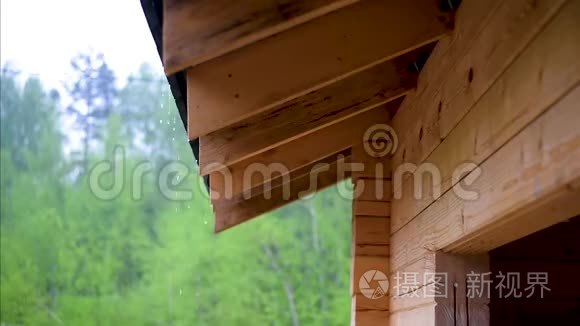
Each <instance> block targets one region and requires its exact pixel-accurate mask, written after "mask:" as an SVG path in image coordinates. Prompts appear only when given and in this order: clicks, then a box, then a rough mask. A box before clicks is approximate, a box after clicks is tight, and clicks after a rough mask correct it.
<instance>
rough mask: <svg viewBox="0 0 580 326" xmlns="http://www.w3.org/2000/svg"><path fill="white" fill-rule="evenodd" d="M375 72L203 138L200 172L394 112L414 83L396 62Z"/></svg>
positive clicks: (355, 77)
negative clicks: (375, 112)
mask: <svg viewBox="0 0 580 326" xmlns="http://www.w3.org/2000/svg"><path fill="white" fill-rule="evenodd" d="M376 68H377V69H371V70H369V71H366V72H362V73H360V74H357V75H354V76H352V77H349V78H347V79H345V80H342V81H340V82H337V83H336V84H332V85H329V86H328V87H325V88H322V89H320V90H318V91H314V92H312V93H309V94H306V95H304V96H302V97H299V98H297V99H295V100H292V101H290V102H286V103H283V104H281V105H279V106H276V107H275V108H273V109H271V110H268V111H265V112H262V113H261V114H258V115H255V116H253V117H250V118H248V119H245V120H243V121H240V122H238V123H236V124H233V125H231V126H228V127H226V128H224V129H220V130H217V131H215V132H212V133H209V134H207V135H205V136H201V138H200V159H199V164H200V168H201V170H202V171H204V173H211V172H212V169H211V166H212V164H214V163H216V162H217V163H222V164H225V165H232V164H234V163H236V162H239V161H242V160H244V159H247V158H248V157H251V156H253V155H256V154H259V153H262V152H264V151H267V150H269V149H272V148H275V147H279V146H281V145H282V144H285V143H288V142H290V141H292V140H295V139H297V138H299V137H301V136H304V135H306V134H308V133H312V132H314V131H317V130H320V129H322V128H324V127H326V126H328V125H331V124H333V123H338V122H340V121H343V120H345V119H349V118H350V117H352V116H354V115H357V114H360V113H361V112H364V111H366V110H370V109H373V108H376V107H379V106H381V105H383V104H385V103H387V102H390V101H392V103H388V104H387V105H388V106H389V107H390V108H392V110H395V109H396V108H397V107H398V106H399V105H400V103H401V100H402V99H401V97H402V96H404V95H405V94H406V93H407V92H408V91H409V90H410V89H412V88H413V87H414V82H413V81H412V80H413V79H414V77H412V78H411V80H405V77H401V75H400V74H399V72H398V71H397V69H396V68H395V66H394V65H393V64H392V63H391V62H387V63H385V64H383V65H379V66H377V67H376ZM397 99H398V100H397ZM216 114H219V113H217V112H216ZM192 118H193V119H198V117H197V116H193V117H192Z"/></svg>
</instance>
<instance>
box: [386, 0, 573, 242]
mask: <svg viewBox="0 0 580 326" xmlns="http://www.w3.org/2000/svg"><path fill="white" fill-rule="evenodd" d="M562 3H563V1H550V0H548V1H538V2H537V5H536V6H535V7H529V2H528V1H519V0H516V1H508V2H504V3H502V5H501V6H500V7H499V8H498V9H497V11H496V13H495V14H494V16H493V18H492V19H490V20H489V21H488V22H487V24H486V25H485V27H484V28H483V29H482V31H481V33H480V34H479V35H478V36H477V38H475V39H474V40H472V41H471V42H470V43H469V44H465V45H464V46H468V45H469V46H470V47H469V50H468V51H467V52H466V53H465V55H464V56H462V57H459V58H458V60H457V62H455V63H454V65H453V66H452V67H447V69H445V70H439V67H438V66H437V65H439V63H438V61H437V60H442V59H441V58H438V57H432V58H431V59H430V60H433V64H434V65H435V67H433V68H431V69H434V70H436V72H438V73H439V74H440V75H441V76H439V75H437V76H435V72H431V76H434V77H433V78H442V76H444V77H445V79H443V80H441V82H432V83H429V84H428V85H429V86H428V87H427V88H425V89H423V91H422V92H421V93H417V94H416V96H413V95H410V96H409V97H408V98H407V99H406V100H405V101H404V103H403V104H402V105H401V108H400V110H399V111H398V113H397V115H396V116H395V117H394V119H393V125H394V127H395V129H396V130H407V132H406V133H405V134H402V135H399V140H400V146H399V150H398V151H397V153H395V156H394V158H393V164H394V166H400V164H402V163H409V162H410V163H415V164H419V163H421V162H424V161H428V162H430V163H434V164H435V165H436V166H437V167H438V168H439V169H440V170H441V172H442V174H443V179H444V180H443V189H442V190H443V191H445V190H446V189H448V188H449V186H450V185H449V183H450V179H451V177H452V173H453V171H455V168H456V167H457V166H458V164H459V163H462V162H467V161H469V162H471V161H473V162H475V163H478V162H480V161H481V160H482V159H484V158H485V157H487V156H488V155H490V154H491V153H493V152H494V151H495V150H496V149H497V148H499V147H500V146H501V145H502V144H503V143H504V142H505V141H507V140H508V139H509V138H510V137H511V136H512V135H513V134H514V133H515V132H517V131H518V130H520V129H521V128H522V127H524V126H525V125H526V124H527V123H528V122H529V121H531V120H533V119H534V118H535V117H536V116H537V115H538V114H539V113H541V112H542V110H544V109H545V108H547V107H549V105H550V103H551V101H554V100H555V99H557V98H558V96H559V95H561V94H562V92H565V91H566V90H567V89H569V87H570V86H571V83H572V84H573V82H574V81H575V79H576V78H577V75H578V66H579V65H578V60H576V55H575V54H576V53H578V51H579V49H578V42H576V41H575V39H577V37H578V33H579V32H578V24H577V23H574V22H572V21H571V20H570V19H559V21H560V23H552V24H551V26H552V27H551V28H549V29H548V30H542V27H543V26H545V24H546V23H547V22H548V21H549V20H550V19H551V18H552V17H553V16H554V15H555V13H556V12H557V11H558V10H559V9H560V8H561V4H562ZM575 10H576V9H574V8H572V7H571V8H569V9H568V10H566V11H568V12H569V15H570V16H572V17H571V18H574V17H576V18H575V19H576V20H578V17H577V14H576V13H575V12H574V11H575ZM459 14H461V10H460V11H459V12H458V15H459ZM514 16H517V17H518V19H515V20H514V19H513V17H514ZM459 22H461V21H460V20H459ZM540 30H542V32H541V35H540V36H538V37H536V36H537V35H538V32H540ZM504 31H509V32H504ZM498 33H504V34H502V35H504V36H503V37H497V35H498ZM560 37H564V38H565V39H562V40H561V39H560ZM532 40H533V41H532ZM530 41H532V44H531V45H530ZM460 45H461V44H457V45H456V47H455V48H453V49H455V50H456V51H460V50H463V49H462V47H460ZM524 49H525V53H523V54H522V51H524ZM449 51H452V50H449ZM436 53H437V52H434V54H436ZM514 60H515V61H514ZM560 61H561V62H560ZM428 68H430V66H429V63H428V66H427V67H426V68H425V69H428ZM506 69H507V71H506ZM566 70H568V71H566ZM500 76H502V77H500ZM492 85H493V86H492ZM419 87H421V86H419ZM490 87H491V88H490ZM482 96H483V97H482ZM534 101H537V102H534ZM474 105H476V106H475V107H473V106H474ZM528 106H532V107H528ZM470 110H471V111H473V112H471V111H470ZM412 111H415V112H414V113H412ZM467 112H470V113H469V114H468V115H467V116H466V113H467ZM461 119H463V120H461ZM460 120H461V121H462V122H461V124H460V125H459V127H456V125H457V122H458V121H460ZM466 120H468V122H466ZM480 120H484V121H486V122H484V123H482V122H481V121H480ZM514 120H515V121H514ZM476 127H477V128H476ZM447 138H450V139H449V140H447ZM442 142H443V144H442ZM443 145H444V146H443ZM438 146H439V147H441V146H443V147H442V148H441V149H439V147H438ZM436 148H437V150H436ZM443 148H445V149H443ZM428 181H429V180H424V182H428ZM412 183H413V178H412V177H411V176H410V175H407V176H406V181H405V183H404V184H403V190H404V191H406V192H407V193H406V194H405V195H404V196H403V199H402V200H395V201H394V202H393V217H394V218H393V231H396V230H397V229H399V228H400V227H402V226H403V225H405V223H407V222H408V221H409V220H410V219H412V218H413V217H414V216H415V215H416V214H417V213H419V212H420V211H422V210H423V209H424V208H425V207H426V206H427V205H428V204H430V203H431V202H432V201H433V199H432V198H431V196H430V195H431V194H430V193H426V194H424V195H423V198H422V200H419V201H417V200H415V198H414V196H413V195H412V192H413V186H412V185H411V184H412ZM429 186H430V185H429ZM429 188H430V187H426V188H424V189H429Z"/></svg>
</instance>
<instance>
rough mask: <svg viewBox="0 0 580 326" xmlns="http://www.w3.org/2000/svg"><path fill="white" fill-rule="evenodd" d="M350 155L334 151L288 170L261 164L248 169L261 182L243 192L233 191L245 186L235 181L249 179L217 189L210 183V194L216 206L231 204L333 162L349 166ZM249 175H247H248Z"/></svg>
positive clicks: (314, 172) (345, 152)
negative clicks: (314, 160)
mask: <svg viewBox="0 0 580 326" xmlns="http://www.w3.org/2000/svg"><path fill="white" fill-rule="evenodd" d="M349 157H350V150H349V149H346V150H343V151H340V152H338V153H333V154H331V155H328V156H325V157H323V158H321V159H319V160H317V161H316V162H312V163H310V164H308V165H304V166H302V167H300V168H298V169H295V170H293V171H287V170H285V169H282V170H278V169H275V168H273V167H268V166H263V165H260V166H258V167H257V168H256V169H255V170H254V169H252V170H248V171H246V172H248V173H252V171H255V173H252V174H253V175H254V176H255V177H256V178H257V179H258V180H259V179H262V182H259V181H258V180H256V184H255V185H254V186H253V187H252V188H249V189H246V190H244V191H243V192H240V193H235V192H232V189H239V188H244V186H243V185H235V184H234V183H233V182H242V183H244V182H248V180H244V179H241V180H234V179H232V180H231V181H230V183H227V182H226V183H225V184H224V188H219V189H216V188H215V187H213V186H211V184H210V190H209V191H210V194H211V198H212V203H213V205H214V207H215V206H219V205H226V206H227V205H231V202H232V201H231V200H233V201H236V200H237V201H242V200H244V199H249V198H251V197H255V196H258V195H261V194H266V193H268V191H272V189H274V188H277V187H280V186H282V185H284V184H288V183H290V182H291V181H292V180H294V179H298V178H300V177H302V176H305V175H308V174H312V175H313V176H316V173H318V172H317V171H321V169H324V168H325V167H328V166H330V165H331V164H333V163H336V162H341V164H342V165H343V166H347V165H348V163H347V158H349ZM344 173H347V171H346V170H345V171H344ZM219 174H220V176H221V177H222V179H225V178H224V175H222V174H221V173H219ZM246 177H247V176H246ZM264 179H266V180H267V181H264ZM210 182H211V178H210ZM224 198H225V199H226V200H222V199H224Z"/></svg>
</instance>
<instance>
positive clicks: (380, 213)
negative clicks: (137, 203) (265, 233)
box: [141, 0, 580, 325]
mask: <svg viewBox="0 0 580 326" xmlns="http://www.w3.org/2000/svg"><path fill="white" fill-rule="evenodd" d="M141 2H142V6H143V9H144V12H145V15H146V17H147V20H148V23H149V26H150V28H151V32H152V35H153V37H154V39H155V41H156V43H157V47H158V50H159V53H160V55H161V57H162V61H163V64H164V67H165V72H166V74H167V78H168V80H169V82H170V84H171V89H172V92H173V95H174V97H175V100H176V102H177V105H178V108H179V111H180V115H181V118H182V120H183V122H184V125H185V127H186V129H187V133H188V136H189V139H190V144H191V147H192V150H193V152H194V154H195V156H196V158H197V160H198V163H199V168H200V171H201V174H202V175H203V176H204V178H205V181H206V184H207V187H208V191H209V192H210V195H211V202H212V206H213V210H214V213H215V229H216V232H222V231H225V230H227V229H229V228H232V227H235V226H236V225H238V224H240V223H243V222H246V221H248V220H250V219H253V218H255V217H257V216H260V215H261V214H263V213H266V212H268V211H271V210H274V209H276V208H279V207H281V206H284V205H286V204H288V203H291V202H293V201H296V200H299V199H300V198H301V197H303V196H305V195H308V194H310V193H312V192H315V191H318V190H320V189H322V188H325V187H329V186H332V185H335V184H337V183H338V182H340V181H343V180H351V182H352V183H353V187H354V195H353V196H352V197H353V199H352V200H353V210H352V225H353V228H352V273H351V274H352V282H351V284H352V286H351V295H352V324H353V325H489V324H490V323H491V324H492V325H504V324H505V325H516V324H518V323H519V322H522V318H527V320H528V321H534V320H535V321H538V320H546V321H549V320H557V319H554V318H556V316H560V317H561V316H568V317H570V316H580V313H579V312H580V300H579V299H578V298H579V293H580V290H579V289H578V286H576V287H573V286H572V285H569V286H568V287H566V285H565V284H566V282H564V283H563V284H564V286H563V289H560V290H552V291H551V292H549V293H550V295H551V296H552V297H550V298H551V299H550V300H551V301H549V302H544V301H541V300H540V299H537V298H536V297H533V298H532V299H534V298H535V299H534V300H535V301H534V300H532V299H529V300H525V301H518V300H515V299H514V300H504V301H502V298H501V296H499V297H498V296H497V293H496V292H494V293H495V294H493V295H479V296H476V295H473V291H474V287H473V284H474V277H476V276H477V277H485V276H494V275H493V273H496V274H497V272H499V273H500V274H501V271H502V266H512V267H514V266H515V265H517V264H518V262H519V263H520V265H518V266H516V267H517V268H516V267H514V268H515V270H517V271H520V272H524V271H528V272H530V271H544V270H545V271H548V272H549V273H551V274H550V275H549V276H550V277H551V279H550V280H551V281H552V282H556V283H558V282H560V283H562V280H572V279H573V277H574V276H578V275H580V274H578V273H579V270H580V269H579V268H578V266H579V261H580V260H579V258H580V256H579V255H580V248H578V243H579V241H577V237H578V236H579V235H580V233H579V232H578V231H580V228H579V227H578V218H576V219H574V217H575V216H578V215H580V87H579V81H580V0H464V1H462V2H460V1H457V0H360V1H359V0H239V1H228V0H198V1H193V0H189V1H188V0H142V1H141ZM337 195H338V194H337ZM574 231H575V232H574ZM534 239H535V240H534ZM530 251H531V252H530ZM506 257H507V258H506ZM510 257H511V258H510ZM558 257H560V258H561V259H560V260H558ZM552 258H553V259H552ZM526 259H527V260H526ZM566 259H568V260H566ZM522 261H526V262H527V264H528V265H525V264H523V263H521V262H522ZM554 261H557V262H558V263H561V262H562V261H564V262H568V263H569V264H568V265H566V266H565V267H560V268H557V267H554V266H553V265H554V264H555V263H554ZM550 262H551V263H550ZM510 264H511V265H510ZM514 264H515V265H514ZM522 264H523V265H522ZM530 264H531V265H530ZM534 264H535V265H534ZM550 264H552V265H550ZM498 266H499V267H498ZM526 266H527V267H526ZM534 269H535V270H534ZM507 270H508V271H509V270H510V269H509V268H508V269H507ZM381 275H385V276H386V277H384V278H383V277H381ZM536 276H537V275H536ZM521 277H522V280H521V281H522V283H525V281H526V279H525V275H522V276H521ZM528 277H529V275H528ZM407 278H408V279H407ZM385 280H386V281H387V282H385ZM407 281H409V282H407ZM411 281H413V282H411ZM481 281H482V283H481V284H486V283H485V281H483V280H481ZM528 281H529V282H528V283H530V282H531V281H530V279H529V278H528ZM536 281H538V282H539V280H538V279H536ZM538 282H536V284H538ZM401 283H404V284H401ZM387 284H388V285H387ZM548 286H549V284H548ZM554 286H555V285H554ZM566 289H569V291H568V292H566ZM570 289H571V290H570ZM574 289H575V290H574ZM470 292H471V293H470ZM570 293H572V294H570ZM536 299H537V300H536ZM522 300H523V299H522ZM576 313H578V314H576ZM522 316H523V317H522ZM560 317H558V318H560ZM568 317H566V318H568ZM542 318H548V319H542ZM570 318H574V317H570ZM567 320H568V319H567ZM528 324H533V323H528ZM578 324H580V323H578Z"/></svg>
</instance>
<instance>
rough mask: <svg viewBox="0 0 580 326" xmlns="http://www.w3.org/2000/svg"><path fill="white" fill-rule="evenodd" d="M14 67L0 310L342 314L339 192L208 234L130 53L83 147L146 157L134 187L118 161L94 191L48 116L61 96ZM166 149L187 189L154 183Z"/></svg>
mask: <svg viewBox="0 0 580 326" xmlns="http://www.w3.org/2000/svg"><path fill="white" fill-rule="evenodd" d="M83 76H84V75H83V74H81V77H80V78H81V79H82V78H91V77H86V76H84V77H83ZM107 76H113V75H112V72H111V73H110V74H109V73H107ZM16 77H17V76H14V75H9V74H7V73H6V72H5V71H4V70H3V72H2V75H1V131H2V134H1V148H0V163H1V177H0V186H1V190H2V197H1V202H0V204H1V215H0V244H1V255H0V282H1V283H0V285H1V287H0V299H1V301H0V324H2V325H292V324H294V325H296V324H300V325H345V324H347V323H348V321H349V318H350V317H349V313H350V297H349V293H348V292H349V291H348V285H349V266H350V208H349V205H350V201H349V200H347V199H342V198H341V197H340V196H338V195H337V192H336V191H335V189H328V190H326V191H324V192H321V193H319V194H317V195H316V196H314V197H313V198H311V199H309V200H307V201H301V202H298V203H296V204H294V205H291V206H289V207H286V208H283V209H280V210H278V211H275V212H273V213H270V214H267V216H263V217H260V218H257V219H255V220H253V221H250V222H247V223H244V224H242V225H240V226H238V227H236V228H234V229H232V230H228V231H226V232H224V233H222V234H219V235H216V234H214V233H213V216H212V212H211V208H210V206H209V200H208V199H207V198H206V194H205V190H204V188H203V186H202V182H201V180H200V178H199V176H198V175H197V174H196V172H195V169H194V168H193V167H194V166H195V163H194V162H193V157H192V155H191V150H190V149H189V147H188V145H187V142H186V139H185V133H184V129H183V126H182V125H181V121H180V119H179V118H178V116H177V110H176V108H175V104H174V103H173V101H172V100H171V96H170V93H169V91H168V87H167V85H166V84H165V83H163V82H160V80H162V79H160V77H159V75H158V74H157V73H155V72H154V70H153V69H152V68H151V67H148V66H143V67H142V68H141V70H140V71H139V73H138V74H137V75H136V76H133V78H131V79H130V80H129V81H128V82H127V83H126V85H125V86H124V88H122V89H120V90H118V95H119V98H118V101H117V103H116V104H115V106H114V107H112V109H111V114H107V116H106V119H105V120H103V122H102V125H101V124H98V125H97V124H94V125H93V126H92V127H94V128H97V127H98V128H99V130H98V133H97V132H94V133H92V134H93V135H95V136H94V138H93V139H90V141H91V142H94V143H96V144H97V145H98V146H91V147H90V153H88V154H90V155H87V159H88V160H89V161H90V164H89V165H95V164H96V163H97V162H100V161H103V160H113V159H114V158H113V151H114V149H115V148H116V147H117V146H123V148H124V149H125V154H126V157H125V160H124V167H125V171H133V170H134V169H135V167H137V166H139V165H140V164H142V162H144V161H146V160H147V161H149V162H152V165H153V170H154V171H153V172H151V173H148V174H146V175H145V177H144V179H143V184H144V186H143V197H142V198H140V199H139V200H136V199H134V196H133V195H132V188H131V187H130V184H131V177H132V176H131V174H130V173H125V175H124V176H123V180H122V182H124V184H125V187H124V188H123V191H122V192H121V194H120V195H119V196H118V197H116V198H115V199H113V200H109V201H105V200H101V199H98V198H97V197H96V196H95V194H93V192H92V191H91V188H90V187H89V185H88V182H89V177H88V174H86V173H79V172H78V169H77V168H76V167H75V166H76V165H75V162H74V160H75V158H74V157H73V156H72V155H70V154H65V153H70V152H71V151H73V150H74V148H72V147H73V145H71V143H72V142H66V141H65V139H64V138H63V136H62V133H66V134H67V137H68V138H69V139H70V138H75V137H78V136H79V135H82V136H84V135H83V134H82V133H81V134H79V132H75V131H67V130H62V129H60V127H59V126H60V125H61V124H62V121H65V120H66V119H67V118H70V116H69V114H70V112H67V110H64V109H63V108H62V106H63V105H61V101H63V102H64V99H65V98H66V96H63V99H62V100H61V99H60V98H59V96H57V94H56V93H55V92H46V91H45V90H44V89H43V87H42V84H41V82H40V81H39V80H37V79H28V80H27V81H25V82H24V83H23V86H20V84H19V83H18V82H17V78H16ZM75 84H78V85H89V84H90V83H89V81H87V80H79V81H77V82H76V83H75ZM95 89H97V90H98V89H106V91H107V92H111V94H113V93H114V94H117V91H116V90H110V89H108V86H106V85H105V86H103V85H101V84H99V87H95ZM102 95H103V94H98V93H97V94H93V95H91V96H92V97H91V98H98V97H99V96H102ZM97 134H98V135H99V136H98V137H97V136H96V135H97ZM171 160H180V161H182V162H185V163H186V164H187V165H188V166H190V167H192V173H191V175H190V176H189V177H188V178H187V179H186V180H185V183H186V185H187V187H188V188H190V189H194V196H193V199H192V200H189V201H181V202H175V201H173V202H172V201H169V200H168V199H167V198H165V197H164V196H163V195H162V194H161V193H160V191H159V188H158V185H157V179H156V175H157V174H158V173H157V172H155V171H159V169H160V168H161V167H162V166H163V165H164V164H166V163H167V162H169V161H171ZM112 181H115V182H120V180H113V179H111V178H106V180H104V182H112Z"/></svg>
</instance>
